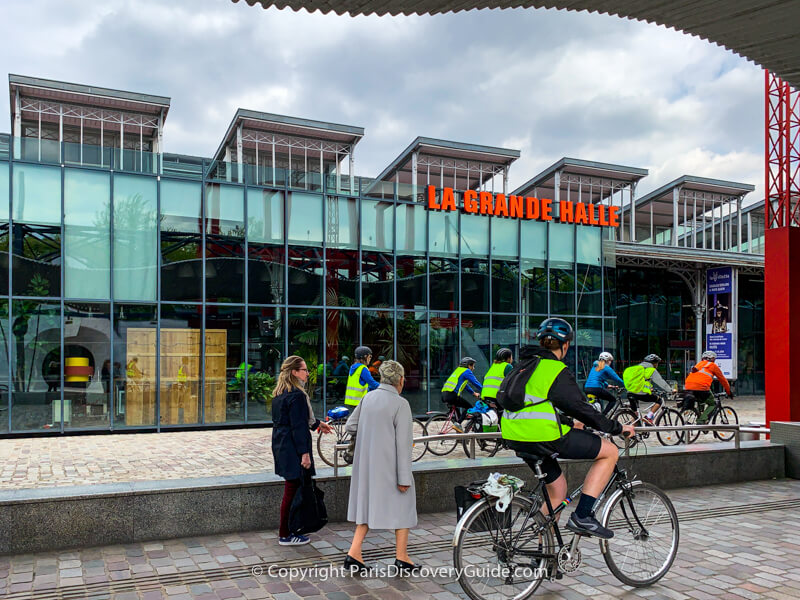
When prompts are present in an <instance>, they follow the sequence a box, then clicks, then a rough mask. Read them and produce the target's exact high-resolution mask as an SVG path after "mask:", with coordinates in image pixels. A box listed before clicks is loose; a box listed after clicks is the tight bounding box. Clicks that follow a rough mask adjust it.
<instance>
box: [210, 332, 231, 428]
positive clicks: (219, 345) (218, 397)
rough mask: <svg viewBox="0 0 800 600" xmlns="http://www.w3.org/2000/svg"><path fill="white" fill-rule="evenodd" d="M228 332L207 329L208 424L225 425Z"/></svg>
mask: <svg viewBox="0 0 800 600" xmlns="http://www.w3.org/2000/svg"><path fill="white" fill-rule="evenodd" d="M227 353H228V332H227V331H226V330H224V329H206V390H205V392H206V393H205V398H206V423H224V422H225V420H226V417H227V415H226V412H227V410H226V398H227V387H228V381H227V372H226V366H227Z"/></svg>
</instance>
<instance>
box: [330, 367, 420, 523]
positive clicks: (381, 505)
mask: <svg viewBox="0 0 800 600" xmlns="http://www.w3.org/2000/svg"><path fill="white" fill-rule="evenodd" d="M345 428H346V430H347V431H349V432H350V433H354V432H356V431H357V432H358V435H357V436H356V449H355V456H354V459H353V475H352V477H351V479H350V500H349V503H348V507H347V520H348V521H353V522H354V523H356V524H357V525H362V524H364V523H366V524H367V525H368V526H369V528H370V529H406V528H411V527H416V525H417V497H416V492H415V490H414V477H413V476H412V475H411V445H412V440H413V433H412V431H413V430H412V417H411V407H410V406H409V405H408V401H407V400H406V399H405V398H403V397H402V396H401V395H400V394H399V393H398V392H397V388H395V387H394V386H391V385H388V384H385V383H382V384H380V386H378V389H376V390H373V391H371V392H368V393H367V395H366V396H364V398H363V399H362V400H361V402H360V403H359V405H358V406H357V407H356V409H355V411H353V414H351V415H350V418H349V419H347V425H346V426H345ZM398 485H408V486H411V487H410V488H409V489H408V490H407V491H405V492H401V491H400V490H398V489H397V486H398Z"/></svg>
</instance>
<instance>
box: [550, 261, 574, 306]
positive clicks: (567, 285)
mask: <svg viewBox="0 0 800 600" xmlns="http://www.w3.org/2000/svg"><path fill="white" fill-rule="evenodd" d="M550 313H551V314H553V315H572V314H575V272H574V270H573V268H572V267H570V268H569V269H557V268H553V267H551V268H550Z"/></svg>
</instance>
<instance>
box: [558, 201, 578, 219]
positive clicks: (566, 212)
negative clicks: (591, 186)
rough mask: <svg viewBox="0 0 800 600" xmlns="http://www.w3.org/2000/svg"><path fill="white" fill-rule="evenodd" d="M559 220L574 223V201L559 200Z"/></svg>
mask: <svg viewBox="0 0 800 600" xmlns="http://www.w3.org/2000/svg"><path fill="white" fill-rule="evenodd" d="M558 220H559V221H561V222H562V223H572V222H573V221H574V216H573V214H572V202H570V201H569V200H561V202H559V207H558Z"/></svg>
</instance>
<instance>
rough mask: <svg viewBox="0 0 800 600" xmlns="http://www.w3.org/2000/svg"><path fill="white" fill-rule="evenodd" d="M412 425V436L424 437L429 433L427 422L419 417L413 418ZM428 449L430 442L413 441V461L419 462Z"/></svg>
mask: <svg viewBox="0 0 800 600" xmlns="http://www.w3.org/2000/svg"><path fill="white" fill-rule="evenodd" d="M411 427H412V436H413V437H415V438H417V437H423V436H426V435H428V429H427V427H425V423H423V422H422V421H420V420H419V419H412V421H411ZM427 451H428V444H427V443H426V442H416V443H413V442H412V446H411V462H417V461H418V460H419V459H421V458H422V457H423V456H425V453H426V452H427Z"/></svg>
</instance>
